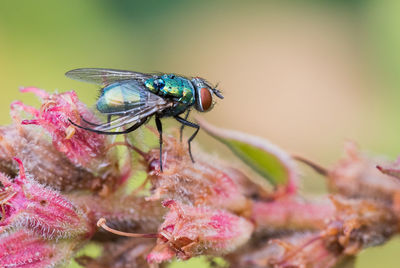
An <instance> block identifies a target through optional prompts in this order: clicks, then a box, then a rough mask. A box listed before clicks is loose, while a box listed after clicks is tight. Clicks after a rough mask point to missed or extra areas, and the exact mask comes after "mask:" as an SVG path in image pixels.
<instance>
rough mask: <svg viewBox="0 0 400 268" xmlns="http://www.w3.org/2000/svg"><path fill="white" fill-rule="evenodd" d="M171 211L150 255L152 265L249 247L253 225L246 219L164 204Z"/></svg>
mask: <svg viewBox="0 0 400 268" xmlns="http://www.w3.org/2000/svg"><path fill="white" fill-rule="evenodd" d="M163 205H164V206H166V207H168V208H169V209H170V211H169V212H168V213H167V215H166V216H165V221H164V223H163V224H162V225H161V227H160V229H159V236H160V238H159V239H158V242H157V246H156V247H155V248H154V249H153V251H152V252H151V253H150V254H149V255H148V257H147V260H148V261H149V262H161V261H165V260H169V259H171V258H172V256H173V255H172V253H175V255H176V256H177V257H178V258H180V259H189V258H191V257H193V256H197V255H201V254H205V255H217V256H218V255H223V254H227V253H229V252H232V251H234V250H235V249H237V248H238V247H240V246H242V245H243V244H244V243H246V242H247V241H248V240H249V238H250V236H251V233H252V232H253V228H254V227H253V225H252V224H251V223H250V222H249V221H247V220H246V219H244V218H242V217H239V216H236V215H234V214H231V213H229V212H226V211H223V210H216V209H212V208H207V207H192V206H187V205H182V204H179V203H178V202H176V201H173V200H169V201H165V202H163Z"/></svg>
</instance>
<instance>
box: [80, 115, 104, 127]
mask: <svg viewBox="0 0 400 268" xmlns="http://www.w3.org/2000/svg"><path fill="white" fill-rule="evenodd" d="M81 119H82V121H83V122H85V123H86V124H88V125H91V126H95V127H99V126H101V125H100V124H95V123H92V122H90V121H87V120H86V119H85V118H83V116H81ZM110 122H111V115H107V123H108V125H110Z"/></svg>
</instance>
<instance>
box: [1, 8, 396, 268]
mask: <svg viewBox="0 0 400 268" xmlns="http://www.w3.org/2000/svg"><path fill="white" fill-rule="evenodd" d="M399 12H400V1H397V0H341V1H339V0H336V1H333V0H331V1H329V0H321V1H317V0H299V1H183V0H180V1H179V0H170V1H154V0H150V1H140V2H139V1H128V0H124V1H104V0H103V1H100V0H98V1H94V0H86V1H78V0H69V1H50V0H48V1H28V0H24V1H21V0H20V1H2V3H1V4H0V77H1V90H0V92H1V93H2V96H1V98H0V123H1V124H7V123H9V122H10V121H11V120H10V118H9V115H8V113H9V105H10V103H11V101H13V100H15V99H20V100H23V101H25V102H27V103H29V104H35V103H36V104H37V102H36V101H35V99H34V98H33V97H32V96H31V95H23V94H21V93H19V92H18V88H19V87H21V86H36V87H40V88H43V89H46V90H49V91H54V90H58V91H65V90H71V89H74V90H76V91H77V92H78V95H79V96H80V98H81V99H82V100H83V101H85V102H86V103H88V104H89V105H93V104H94V102H95V100H96V97H97V94H98V93H97V91H96V87H94V86H91V85H88V84H84V83H80V82H77V81H72V80H69V79H67V78H66V77H64V73H65V72H66V71H68V70H70V69H74V68H79V67H107V68H118V69H127V70H135V71H141V72H152V71H162V72H176V73H180V74H185V75H199V76H202V77H205V78H207V79H208V80H209V81H211V82H213V83H217V82H219V85H220V86H219V88H220V89H221V90H222V91H223V93H224V95H225V99H224V100H223V101H219V103H218V105H217V106H216V107H215V109H214V110H213V111H212V112H211V113H208V114H206V115H204V116H205V117H206V118H207V120H209V121H210V122H212V123H214V124H217V125H219V126H221V127H225V128H231V129H236V130H240V131H245V132H248V133H251V134H255V135H258V136H262V137H265V138H268V139H269V140H271V141H272V142H274V143H276V144H278V145H279V146H281V147H282V148H284V149H286V150H288V151H289V152H296V153H301V154H302V155H305V156H307V157H308V158H311V159H314V160H316V161H318V162H319V163H321V164H323V165H325V166H329V165H331V164H332V163H334V162H335V160H336V159H337V158H338V157H340V155H341V152H342V145H343V142H344V141H345V140H348V139H350V140H355V141H357V143H358V144H359V145H360V146H361V147H362V148H363V149H365V150H366V151H368V152H371V153H374V154H384V155H387V156H388V157H389V158H394V157H395V156H397V155H398V154H399V152H400V140H399V138H398V136H399V133H400V124H399V119H398V115H400V105H399V103H400V91H399V90H398V88H399V86H400V75H399V74H400V49H399V48H400V31H399V30H398V28H399V26H400V16H399V15H398V14H399ZM197 141H198V142H199V143H201V146H202V147H205V148H209V149H210V148H212V147H214V145H215V142H213V141H211V140H210V139H208V138H207V137H206V136H205V135H204V134H202V135H201V136H200V138H199V139H198V140H197ZM305 174H306V176H307V177H308V179H307V180H306V182H305V188H307V189H308V190H309V191H314V192H318V190H319V189H321V188H322V187H323V179H322V178H321V177H318V176H314V175H311V173H310V174H308V173H305ZM306 191H307V190H306ZM398 251H400V240H399V239H394V240H393V242H391V243H389V244H388V245H385V246H383V247H377V248H374V249H368V250H366V251H365V252H363V253H362V254H361V255H360V257H359V258H358V260H357V267H366V268H368V267H399V265H398V262H399V260H398V254H397V252H398ZM197 263H198V264H197V266H195V265H194V266H192V267H204V265H202V264H201V262H197ZM182 265H184V264H183V263H181V264H180V266H179V267H183V266H182ZM175 267H178V266H175Z"/></svg>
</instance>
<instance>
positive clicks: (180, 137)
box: [179, 110, 190, 142]
mask: <svg viewBox="0 0 400 268" xmlns="http://www.w3.org/2000/svg"><path fill="white" fill-rule="evenodd" d="M189 113H190V110H187V112H186V115H185V120H187V119H188V117H189ZM184 127H185V125H184V124H182V125H181V129H180V132H179V134H180V135H179V140H180V142H182V137H183V128H184Z"/></svg>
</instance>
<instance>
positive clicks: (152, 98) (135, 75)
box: [65, 68, 224, 171]
mask: <svg viewBox="0 0 400 268" xmlns="http://www.w3.org/2000/svg"><path fill="white" fill-rule="evenodd" d="M65 75H66V76H67V77H69V78H72V79H75V80H79V81H84V82H88V83H93V84H97V85H100V86H101V87H102V88H101V91H100V97H99V98H98V100H97V103H96V108H97V110H98V111H99V112H100V113H102V114H104V115H106V116H107V122H106V123H103V124H94V123H91V122H88V121H86V120H85V119H84V118H83V119H82V120H83V121H84V122H85V123H86V124H87V125H89V126H82V125H79V124H77V123H75V122H72V121H71V120H70V122H71V124H73V125H74V126H76V127H79V128H82V129H85V130H88V131H92V132H95V133H99V134H105V135H118V134H126V133H130V132H132V131H134V130H136V129H137V128H139V127H140V126H141V125H143V124H144V123H145V122H147V120H148V119H149V118H150V117H152V116H153V115H154V117H155V123H156V126H157V130H158V133H159V135H160V138H159V142H160V170H161V171H162V170H163V168H162V132H163V130H162V123H161V120H160V119H161V118H163V117H173V118H175V119H176V120H177V121H178V122H179V123H181V129H180V137H181V139H182V131H183V128H184V126H188V127H192V128H194V129H195V132H194V133H193V134H192V136H190V138H189V139H188V148H189V155H190V158H191V160H192V162H193V163H194V159H193V155H192V151H191V146H190V144H191V142H192V140H193V139H194V138H195V137H196V135H197V133H198V132H199V130H200V126H199V125H197V124H196V123H193V122H190V121H188V120H187V118H188V116H189V113H190V111H191V109H192V108H193V107H194V108H195V109H196V110H197V111H199V112H207V111H209V110H211V108H212V107H213V104H214V102H213V95H216V96H217V97H218V98H220V99H223V98H224V97H223V96H222V94H221V92H220V91H219V90H218V89H216V87H213V86H211V85H210V84H209V83H208V82H207V81H206V80H205V79H203V78H199V77H193V78H188V77H184V76H180V75H175V74H166V73H161V74H148V73H139V72H132V71H122V70H113V69H100V68H82V69H75V70H71V71H69V72H67V73H66V74H65ZM185 112H186V114H185V116H184V117H182V116H181V115H182V114H183V113H185ZM122 126H127V127H126V128H125V129H124V130H123V131H113V130H115V129H117V128H120V127H122Z"/></svg>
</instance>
